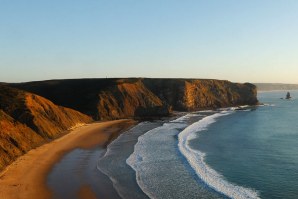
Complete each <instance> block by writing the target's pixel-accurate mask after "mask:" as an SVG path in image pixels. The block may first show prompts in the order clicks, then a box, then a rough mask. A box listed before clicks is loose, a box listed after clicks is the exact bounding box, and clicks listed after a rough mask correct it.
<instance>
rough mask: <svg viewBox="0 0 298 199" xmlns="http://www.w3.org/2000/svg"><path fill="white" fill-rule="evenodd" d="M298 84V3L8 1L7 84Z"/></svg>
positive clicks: (1, 29)
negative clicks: (146, 80)
mask: <svg viewBox="0 0 298 199" xmlns="http://www.w3.org/2000/svg"><path fill="white" fill-rule="evenodd" d="M106 76H107V77H135V76H136V77H183V78H216V79H227V80H231V81H236V82H247V81H249V82H284V83H298V0H246V1H240V0H203V1H200V0H192V1H191V0H118V1H116V0H0V82H1V81H6V82H19V81H31V80H42V79H61V78H87V77H106Z"/></svg>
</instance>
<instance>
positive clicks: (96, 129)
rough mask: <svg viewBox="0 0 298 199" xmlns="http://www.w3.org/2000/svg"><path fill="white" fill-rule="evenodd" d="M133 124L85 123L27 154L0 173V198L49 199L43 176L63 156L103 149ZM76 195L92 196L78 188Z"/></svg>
mask: <svg viewBox="0 0 298 199" xmlns="http://www.w3.org/2000/svg"><path fill="white" fill-rule="evenodd" d="M134 124H135V121H133V120H117V121H109V122H99V123H92V124H87V125H85V126H82V127H79V128H77V129H75V130H73V131H72V132H70V133H69V134H67V135H65V136H63V137H61V138H59V139H57V140H54V141H52V142H50V143H48V144H45V145H43V146H41V147H38V148H36V149H33V150H31V151H29V152H28V153H27V154H25V155H24V156H21V157H20V158H18V159H17V160H16V161H15V162H14V163H12V164H11V165H10V166H8V167H7V168H6V169H5V170H4V171H2V172H1V174H0V198H1V199H44V198H45V199H46V198H51V197H52V192H51V190H49V188H48V187H47V185H46V180H47V175H48V174H49V172H50V171H51V169H52V168H53V166H54V165H55V163H56V162H58V161H59V160H60V159H61V158H62V157H63V156H64V155H65V154H66V153H68V152H70V151H71V150H73V149H76V148H84V149H90V148H93V147H96V146H102V147H105V146H106V145H107V143H108V142H110V141H111V140H112V139H114V138H115V137H117V136H118V135H119V134H120V133H121V132H123V131H125V130H126V129H128V128H129V127H131V126H132V125H134ZM79 192H80V194H79V195H80V198H89V197H91V196H92V192H91V190H89V189H88V187H82V188H81V190H80V191H79ZM91 198H93V197H91Z"/></svg>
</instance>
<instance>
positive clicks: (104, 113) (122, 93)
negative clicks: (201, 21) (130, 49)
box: [97, 80, 169, 120]
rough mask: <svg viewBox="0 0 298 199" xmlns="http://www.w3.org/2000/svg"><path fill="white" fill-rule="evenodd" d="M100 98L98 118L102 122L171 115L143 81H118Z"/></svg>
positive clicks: (101, 94)
mask: <svg viewBox="0 0 298 199" xmlns="http://www.w3.org/2000/svg"><path fill="white" fill-rule="evenodd" d="M98 97H99V98H98V100H99V102H98V104H97V111H98V117H97V118H98V119H100V120H105V119H118V118H126V117H145V116H152V115H154V116H165V115H168V114H169V111H168V109H167V108H165V106H164V104H163V102H162V101H161V100H160V99H159V98H158V97H157V96H156V95H154V94H153V93H152V92H151V91H150V90H148V89H147V88H146V87H145V86H144V84H143V83H142V81H141V80H137V81H134V82H127V81H123V80H118V81H117V83H116V84H115V85H114V86H111V87H110V88H108V89H107V90H104V91H101V92H100V93H99V95H98ZM158 109H159V111H157V110H158Z"/></svg>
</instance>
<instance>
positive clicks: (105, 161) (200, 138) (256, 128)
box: [48, 91, 298, 199]
mask: <svg viewBox="0 0 298 199" xmlns="http://www.w3.org/2000/svg"><path fill="white" fill-rule="evenodd" d="M285 94H286V92H284V91H274V92H263V93H258V99H259V101H260V102H261V103H263V104H264V105H260V106H257V107H255V108H252V107H246V109H244V110H236V109H235V108H227V109H221V110H216V111H214V110H210V111H200V112H193V113H179V115H178V116H177V117H176V118H173V119H170V120H168V119H167V120H157V121H150V122H149V121H147V122H141V123H139V124H138V125H136V126H135V127H133V128H131V129H130V130H128V131H127V132H125V133H123V134H121V135H120V136H119V137H118V138H117V139H115V140H114V141H113V142H112V143H111V144H109V145H108V147H107V149H106V150H105V151H103V150H102V149H101V152H97V153H95V152H84V151H81V152H80V154H81V155H82V154H85V153H86V154H94V155H89V156H90V157H92V158H89V159H90V160H92V161H91V162H92V164H91V163H90V164H88V165H91V166H88V167H90V168H89V170H90V169H92V170H94V169H95V172H97V173H98V178H96V177H95V175H94V173H93V174H92V176H93V177H92V178H91V179H92V181H90V180H89V181H88V183H89V184H92V189H93V191H94V192H97V196H98V197H100V196H101V195H100V194H102V192H104V190H105V189H106V190H108V189H113V191H112V192H111V191H109V192H111V193H109V194H110V195H109V198H124V199H134V198H136V199H137V198H160V199H167V198H169V199H170V198H171V199H174V198H177V199H178V198H188V199H191V198H206V199H207V198H208V199H209V198H210V199H217V198H268V199H269V198H270V199H271V198H283V199H286V198H289V199H290V198H298V114H297V113H298V100H297V97H298V91H291V95H292V97H293V98H292V99H291V100H284V99H280V98H282V97H285ZM96 154H97V157H98V158H97V159H96ZM74 155H75V154H74ZM68 159H71V160H72V161H71V162H70V163H71V165H76V163H75V162H73V160H74V159H76V158H70V156H69V157H68ZM95 159H96V163H93V162H94V160H95ZM65 160H67V157H66V159H65ZM76 161H77V160H76ZM66 162H67V161H66ZM68 162H69V161H68ZM62 163H63V160H62ZM62 163H61V164H62ZM84 163H85V162H84ZM65 165H66V163H64V166H63V164H62V165H61V168H64V167H65ZM94 165H95V166H94ZM88 167H86V169H88ZM61 168H60V169H61ZM55 171H59V165H58V166H57V167H56V169H54V172H53V173H52V175H51V176H52V177H51V178H50V179H52V181H53V182H55V181H59V180H57V179H58V178H57V177H58V176H59V177H60V176H61V175H60V174H59V172H58V174H56V175H55ZM60 173H61V172H60ZM63 173H67V172H66V171H63ZM88 175H89V176H90V175H91V174H88ZM88 175H87V176H88ZM69 176H71V174H70V175H69ZM103 176H104V177H103ZM64 178H67V177H65V176H64ZM88 179H90V178H88ZM101 179H105V181H109V183H110V184H111V185H109V186H107V183H101V184H105V186H107V187H106V188H100V187H101V184H100V183H99V182H100V181H101ZM50 182H51V180H50ZM74 182H75V181H74ZM48 184H51V183H48ZM52 184H55V183H52ZM52 189H53V190H54V192H55V187H54V185H53V186H52ZM56 189H57V188H56ZM96 190H97V191H96ZM99 190H100V191H99ZM56 192H57V191H56ZM56 195H59V194H56ZM60 196H61V194H60ZM57 198H59V197H57ZM61 198H63V197H62V196H61Z"/></svg>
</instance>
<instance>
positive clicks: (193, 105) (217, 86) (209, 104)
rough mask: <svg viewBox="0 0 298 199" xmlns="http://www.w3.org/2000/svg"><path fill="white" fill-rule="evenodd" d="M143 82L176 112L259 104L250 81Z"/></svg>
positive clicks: (155, 80)
mask: <svg viewBox="0 0 298 199" xmlns="http://www.w3.org/2000/svg"><path fill="white" fill-rule="evenodd" d="M144 84H145V85H146V86H147V87H148V88H149V89H150V90H152V92H153V93H154V94H156V95H157V96H158V97H159V98H160V99H162V100H163V101H164V102H165V103H167V104H168V105H170V106H171V107H172V108H173V110H177V111H195V110H201V109H209V108H211V109H212V108H220V107H228V106H238V105H255V104H257V103H258V100H257V97H256V96H257V90H256V87H255V86H254V85H252V84H249V83H246V84H238V83H232V82H229V81H225V80H196V79H144Z"/></svg>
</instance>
